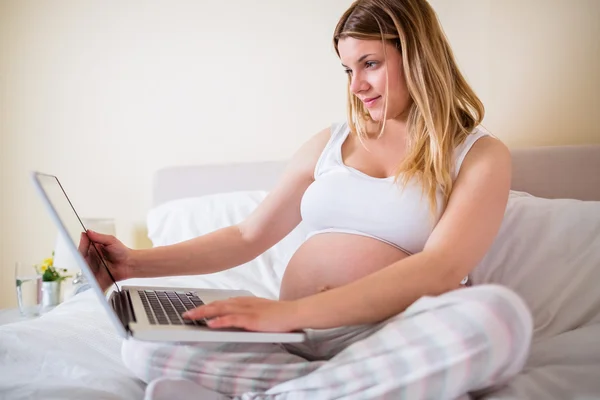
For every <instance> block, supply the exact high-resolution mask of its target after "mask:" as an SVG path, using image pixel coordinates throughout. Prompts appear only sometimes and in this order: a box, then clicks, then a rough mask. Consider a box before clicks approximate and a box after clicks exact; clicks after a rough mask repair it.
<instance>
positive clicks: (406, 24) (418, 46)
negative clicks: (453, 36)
mask: <svg viewBox="0 0 600 400" xmlns="http://www.w3.org/2000/svg"><path fill="white" fill-rule="evenodd" d="M345 37H352V38H355V39H362V40H381V41H382V42H384V44H385V42H388V43H391V44H393V45H394V46H396V48H397V49H398V50H399V51H400V52H401V54H402V63H403V67H404V74H405V77H406V84H407V88H408V93H409V96H410V98H411V103H410V106H409V110H408V117H407V129H408V151H407V155H406V157H405V159H404V160H403V161H402V162H401V163H400V164H399V165H398V167H397V169H396V173H395V181H396V182H398V181H400V182H401V184H402V185H406V184H407V183H408V182H409V181H410V180H411V179H412V178H417V179H418V180H419V181H420V182H421V184H422V187H423V192H424V194H427V197H428V199H429V205H430V209H431V213H432V216H433V217H435V216H437V207H438V204H437V199H436V193H437V188H438V187H439V188H440V189H441V191H442V193H443V201H444V204H443V206H444V207H445V205H446V204H447V202H448V199H449V197H450V193H451V192H452V183H453V180H452V172H453V167H454V163H453V160H454V158H453V151H454V148H455V147H456V146H457V145H459V144H460V143H462V142H463V140H464V139H465V138H466V137H467V135H468V134H469V133H471V132H472V131H473V129H474V128H475V127H476V126H477V125H479V124H480V123H481V121H482V120H483V116H484V112H485V111H484V107H483V104H482V103H481V101H480V100H479V98H478V97H477V96H476V95H475V93H474V91H473V90H472V89H471V87H470V86H469V84H468V83H467V81H466V80H465V78H464V77H463V75H462V74H461V73H460V71H459V69H458V66H457V64H456V61H455V59H454V55H453V53H452V50H451V48H450V45H449V43H448V40H447V38H446V36H445V34H444V32H443V30H442V27H441V25H440V23H439V21H438V19H437V15H436V14H435V11H434V10H433V9H432V8H431V6H430V5H429V4H428V3H427V1H426V0H357V1H355V2H354V3H353V4H352V5H351V6H350V8H349V9H348V10H347V11H346V12H345V13H344V15H343V16H342V17H341V19H340V21H339V22H338V24H337V26H336V28H335V33H334V37H333V42H334V46H335V50H336V52H337V54H338V56H339V55H340V54H339V50H338V42H339V40H340V39H343V38H345ZM384 49H385V46H384ZM351 79H352V78H351V77H349V80H348V124H349V126H350V131H351V133H352V134H354V135H357V137H358V139H359V140H360V141H361V142H364V140H365V139H366V138H368V137H369V136H370V134H369V133H368V132H367V128H366V124H367V122H368V121H369V120H370V116H369V114H368V112H367V111H366V109H365V108H364V105H363V103H362V101H360V100H359V99H358V98H357V97H356V96H354V94H353V93H352V92H351V91H350V80H351ZM384 112H385V113H387V98H386V101H385V109H384ZM384 116H385V114H384ZM379 126H380V132H379V135H381V134H382V133H383V129H384V127H385V117H384V118H383V121H382V122H380V123H379Z"/></svg>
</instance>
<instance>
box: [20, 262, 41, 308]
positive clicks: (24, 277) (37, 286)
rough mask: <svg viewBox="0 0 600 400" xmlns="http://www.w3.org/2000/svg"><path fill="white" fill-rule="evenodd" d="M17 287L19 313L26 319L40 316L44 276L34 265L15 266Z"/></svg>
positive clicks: (22, 264)
mask: <svg viewBox="0 0 600 400" xmlns="http://www.w3.org/2000/svg"><path fill="white" fill-rule="evenodd" d="M15 285H16V290H17V303H18V304H19V312H20V313H21V315H22V316H24V317H31V316H35V315H38V314H39V312H40V302H41V296H42V276H41V275H39V274H38V273H37V271H36V270H35V268H34V267H33V265H29V264H25V263H20V262H18V263H16V264H15Z"/></svg>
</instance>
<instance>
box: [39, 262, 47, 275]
mask: <svg viewBox="0 0 600 400" xmlns="http://www.w3.org/2000/svg"><path fill="white" fill-rule="evenodd" d="M47 269H48V265H47V264H42V266H41V267H40V271H42V273H43V272H46V270H47Z"/></svg>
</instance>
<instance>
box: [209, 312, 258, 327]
mask: <svg viewBox="0 0 600 400" xmlns="http://www.w3.org/2000/svg"><path fill="white" fill-rule="evenodd" d="M206 324H207V325H208V327H209V328H246V327H247V326H248V321H247V318H246V317H244V316H242V315H237V314H235V315H225V316H223V317H216V318H212V319H209V320H208V321H207V322H206Z"/></svg>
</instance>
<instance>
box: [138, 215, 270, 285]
mask: <svg viewBox="0 0 600 400" xmlns="http://www.w3.org/2000/svg"><path fill="white" fill-rule="evenodd" d="M259 254H260V250H259V249H258V248H257V246H256V245H254V244H253V243H252V242H250V241H249V240H247V239H245V238H244V236H243V234H242V232H241V231H240V229H239V228H238V227H237V226H236V225H234V226H230V227H227V228H223V229H219V230H216V231H214V232H211V233H208V234H206V235H202V236H199V237H197V238H194V239H190V240H187V241H185V242H181V243H177V244H173V245H169V246H158V247H154V248H151V249H144V250H134V252H133V255H132V262H131V264H132V265H131V270H132V276H133V277H140V278H141V277H144V278H145V277H158V276H175V275H197V274H210V273H213V272H219V271H222V270H225V269H229V268H233V267H236V266H238V265H241V264H244V263H246V262H248V261H250V260H252V259H254V258H255V257H257V256H258V255H259Z"/></svg>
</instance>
